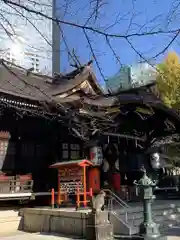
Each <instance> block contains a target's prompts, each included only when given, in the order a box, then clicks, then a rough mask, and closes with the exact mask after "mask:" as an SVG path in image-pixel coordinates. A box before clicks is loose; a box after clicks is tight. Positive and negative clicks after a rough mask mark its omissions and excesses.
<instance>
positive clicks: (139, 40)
mask: <svg viewBox="0 0 180 240" xmlns="http://www.w3.org/2000/svg"><path fill="white" fill-rule="evenodd" d="M101 1H102V2H104V3H106V4H104V5H103V7H102V8H101V9H100V11H99V18H98V20H97V21H96V22H95V21H94V18H93V19H92V20H91V21H89V23H88V24H87V26H92V27H96V28H101V29H102V30H104V29H105V28H108V27H109V29H108V30H106V31H107V32H110V33H117V34H121V35H125V34H127V33H128V34H130V33H137V32H147V31H155V30H156V31H157V30H160V29H163V30H169V29H176V28H178V26H179V20H180V19H179V13H180V11H179V10H180V7H179V6H178V1H175V0H168V1H164V0H156V1H155V0H148V1H147V0H101ZM65 2H67V0H66V1H65V0H64V2H63V1H62V0H57V5H58V6H59V7H60V13H58V14H60V15H61V18H62V17H63V19H64V20H67V21H71V22H76V23H78V24H84V23H85V22H86V21H87V19H88V18H89V16H90V15H91V13H92V12H93V4H90V0H83V1H82V0H74V1H73V0H69V2H70V3H69V5H68V8H67V5H66V6H65ZM91 2H92V1H91ZM65 8H66V9H67V13H66V14H64V9H65ZM170 16H171V18H170ZM116 19H118V20H119V21H118V23H117V24H115V25H113V24H114V22H115V20H116ZM112 25H113V26H112ZM110 26H111V27H110ZM62 29H63V32H64V35H65V38H66V42H67V44H68V46H69V48H70V49H72V48H74V49H75V52H76V55H77V56H78V57H79V60H80V61H81V62H82V63H85V62H87V61H89V60H90V59H91V58H92V53H91V51H90V48H89V46H88V42H87V40H86V38H85V36H84V33H83V31H82V30H81V29H77V28H75V27H69V26H67V25H62ZM87 33H88V36H89V39H90V41H91V44H92V47H93V49H94V53H95V55H96V58H97V61H98V63H99V66H100V67H101V69H102V72H103V75H104V76H105V77H108V76H112V75H113V74H115V73H117V72H118V70H119V68H120V64H119V63H117V60H116V58H115V57H114V55H113V53H112V51H111V49H110V48H109V46H108V44H107V42H106V39H105V37H103V36H100V35H98V34H95V33H93V32H90V31H88V32H87ZM172 36H173V35H172V34H166V35H165V34H162V35H156V36H145V37H133V38H129V40H130V41H131V42H132V44H133V46H134V47H135V48H136V50H137V51H138V52H140V53H141V54H142V55H143V56H144V57H145V58H146V59H148V60H149V59H150V60H149V61H151V62H152V63H154V62H158V61H161V60H162V59H163V57H164V55H160V56H159V57H158V58H157V59H153V57H154V56H155V55H156V54H157V53H159V52H161V51H162V50H163V49H164V47H165V46H166V45H167V44H168V43H169V42H170V40H171V38H172ZM178 40H179V39H177V40H176V41H175V42H174V43H173V45H171V47H170V48H169V50H170V51H172V50H173V51H176V52H177V53H179V43H180V41H178ZM110 42H111V46H112V47H113V49H114V51H115V52H116V54H117V55H118V56H119V57H120V61H121V63H122V64H134V63H136V62H138V61H140V60H141V59H140V57H139V56H138V55H137V53H135V51H134V50H133V49H132V48H131V47H130V45H129V44H128V42H127V41H126V40H125V39H120V38H113V39H110ZM61 49H62V52H61V71H68V70H69V67H68V65H69V64H68V57H67V53H66V51H64V49H65V46H64V43H63V42H62V43H61ZM93 68H94V70H95V72H96V75H97V77H98V80H99V81H100V82H101V83H102V84H103V77H102V76H101V74H100V72H99V71H98V68H97V66H96V63H95V61H94V64H93Z"/></svg>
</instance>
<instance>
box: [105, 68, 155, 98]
mask: <svg viewBox="0 0 180 240" xmlns="http://www.w3.org/2000/svg"><path fill="white" fill-rule="evenodd" d="M155 80H156V70H155V68H153V67H152V66H151V65H149V64H148V63H139V64H133V65H132V66H123V67H121V69H120V70H119V72H118V73H117V74H116V75H114V76H113V77H110V78H108V79H106V86H107V90H108V91H110V92H112V93H115V92H119V91H121V90H122V91H123V90H127V89H130V88H135V87H139V86H143V85H146V84H148V83H150V82H153V81H155Z"/></svg>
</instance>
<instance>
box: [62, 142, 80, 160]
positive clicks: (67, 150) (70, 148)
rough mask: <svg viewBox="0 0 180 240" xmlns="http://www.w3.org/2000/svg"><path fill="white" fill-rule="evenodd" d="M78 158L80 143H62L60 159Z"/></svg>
mask: <svg viewBox="0 0 180 240" xmlns="http://www.w3.org/2000/svg"><path fill="white" fill-rule="evenodd" d="M79 158H80V145H79V144H68V143H63V144H62V159H63V160H68V159H70V160H74V159H79Z"/></svg>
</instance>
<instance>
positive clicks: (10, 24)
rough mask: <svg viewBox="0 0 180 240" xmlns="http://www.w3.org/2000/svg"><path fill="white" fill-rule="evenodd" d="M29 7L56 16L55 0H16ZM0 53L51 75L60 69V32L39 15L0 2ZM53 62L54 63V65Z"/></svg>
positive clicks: (15, 61)
mask: <svg viewBox="0 0 180 240" xmlns="http://www.w3.org/2000/svg"><path fill="white" fill-rule="evenodd" d="M17 3H19V4H20V5H24V6H26V7H27V8H28V9H32V10H35V11H37V12H38V13H43V14H45V15H47V16H49V17H50V18H51V17H54V18H55V17H56V16H55V14H56V0H39V1H37V0H35V1H34V0H18V1H17ZM0 9H1V10H0V11H1V14H0V21H1V24H0V56H1V58H4V59H6V60H8V61H10V62H13V63H15V64H17V65H20V66H23V67H25V68H26V69H32V68H33V69H34V72H40V73H42V74H48V75H52V74H53V72H59V69H60V60H59V59H60V31H59V28H58V25H57V24H54V23H53V21H52V20H51V19H48V18H45V17H43V16H41V15H40V14H35V13H32V12H31V11H27V10H25V9H23V8H21V7H19V6H13V5H8V4H5V3H3V2H2V1H1V2H0ZM55 63H56V64H55Z"/></svg>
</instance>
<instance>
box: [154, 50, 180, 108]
mask: <svg viewBox="0 0 180 240" xmlns="http://www.w3.org/2000/svg"><path fill="white" fill-rule="evenodd" d="M157 68H158V74H157V86H158V90H159V94H160V97H161V98H162V100H163V101H164V102H165V104H166V105H168V106H169V107H173V108H175V109H177V108H179V107H180V60H179V56H178V55H177V54H176V53H175V52H170V53H169V54H168V55H167V57H166V59H165V61H164V62H163V63H161V64H159V65H158V66H157Z"/></svg>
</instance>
